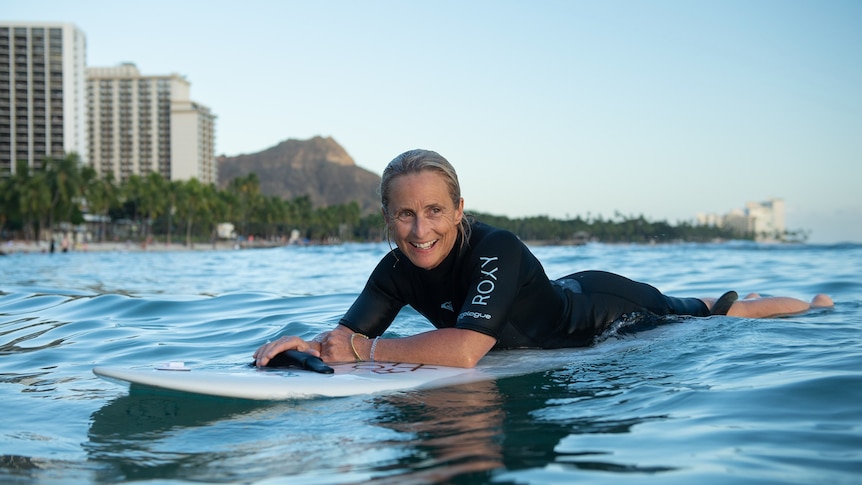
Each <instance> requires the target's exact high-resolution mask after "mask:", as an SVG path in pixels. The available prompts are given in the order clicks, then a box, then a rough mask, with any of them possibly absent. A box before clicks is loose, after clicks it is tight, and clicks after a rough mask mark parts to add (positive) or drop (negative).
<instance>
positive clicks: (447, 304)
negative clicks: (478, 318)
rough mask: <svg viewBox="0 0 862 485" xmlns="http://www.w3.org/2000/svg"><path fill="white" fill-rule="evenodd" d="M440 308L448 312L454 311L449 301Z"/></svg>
mask: <svg viewBox="0 0 862 485" xmlns="http://www.w3.org/2000/svg"><path fill="white" fill-rule="evenodd" d="M440 308H442V309H444V310H449V311H450V312H454V311H455V308H454V307H453V306H452V302H451V301H447V302H446V303H444V304H442V305H440Z"/></svg>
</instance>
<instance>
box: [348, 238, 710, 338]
mask: <svg viewBox="0 0 862 485" xmlns="http://www.w3.org/2000/svg"><path fill="white" fill-rule="evenodd" d="M404 305H410V306H411V307H413V308H414V309H415V310H416V311H418V312H419V313H421V314H422V315H423V316H425V317H426V318H427V319H428V320H430V321H431V323H432V324H434V326H435V327H437V328H452V327H454V328H463V329H469V330H474V331H476V332H481V333H484V334H486V335H490V336H491V337H494V338H495V339H496V340H497V344H496V345H495V348H519V347H533V348H560V347H581V346H586V345H591V344H592V343H593V342H594V339H595V336H596V335H598V334H600V333H602V332H603V331H604V330H605V329H607V328H608V326H609V325H610V324H611V323H613V322H614V321H615V320H617V319H619V318H620V317H622V316H624V315H629V314H633V313H642V314H653V315H696V316H707V315H709V310H708V309H707V307H706V305H705V304H704V303H703V302H702V301H700V300H699V299H697V298H674V297H669V296H665V295H663V294H662V293H661V292H659V291H658V290H657V289H656V288H654V287H652V286H650V285H647V284H644V283H638V282H636V281H632V280H630V279H628V278H624V277H622V276H619V275H615V274H613V273H607V272H604V271H583V272H579V273H574V274H571V275H569V276H566V277H564V278H561V279H559V280H556V281H551V280H549V279H548V277H547V275H546V274H545V270H544V268H543V267H542V265H541V263H539V261H538V260H537V259H536V257H535V256H534V255H533V254H532V253H531V252H530V250H529V249H528V248H527V247H526V246H525V245H524V244H523V243H522V242H521V241H520V240H519V239H518V238H517V237H516V236H515V235H514V234H512V233H511V232H508V231H504V230H501V229H496V228H494V227H491V226H488V225H485V224H482V223H474V224H473V228H472V234H471V236H470V240H469V243H468V244H464V245H461V241H460V239H459V240H458V241H456V243H455V249H453V251H452V252H450V253H449V256H447V257H446V259H445V260H443V262H441V263H440V264H439V265H438V266H437V267H436V268H433V269H431V270H425V269H422V268H418V267H416V266H414V265H413V264H412V263H411V262H410V260H408V259H407V258H406V257H405V256H404V255H403V254H402V253H401V251H400V250H398V249H395V250H393V251H392V252H390V253H389V254H387V255H386V256H385V257H384V258H383V259H382V260H381V261H380V263H379V264H378V265H377V267H376V268H375V269H374V271H373V272H372V274H371V276H370V278H369V279H368V283H367V284H366V285H365V288H364V289H363V290H362V293H361V294H360V295H359V298H358V299H357V300H356V301H355V302H354V303H353V305H352V306H351V307H350V309H349V310H348V311H347V313H346V314H345V315H344V317H343V318H342V319H341V321H340V322H339V323H340V324H341V325H344V326H346V327H348V328H350V329H351V330H353V331H354V332H359V333H362V334H364V335H368V336H372V337H374V336H379V335H381V334H382V333H383V332H384V331H385V330H386V329H387V328H388V327H389V325H390V324H391V323H392V321H393V320H394V319H395V316H396V315H397V314H398V312H399V311H400V310H401V308H402V307H403V306H404Z"/></svg>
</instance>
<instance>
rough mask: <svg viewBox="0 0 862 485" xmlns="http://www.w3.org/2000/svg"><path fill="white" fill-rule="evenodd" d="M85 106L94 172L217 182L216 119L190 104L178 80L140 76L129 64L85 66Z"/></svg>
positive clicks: (186, 88)
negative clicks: (153, 173) (155, 173)
mask: <svg viewBox="0 0 862 485" xmlns="http://www.w3.org/2000/svg"><path fill="white" fill-rule="evenodd" d="M87 107H88V120H89V122H88V137H89V150H88V160H89V162H90V163H91V164H92V165H93V167H95V168H96V171H97V172H98V173H100V174H105V173H108V172H110V173H113V175H114V179H115V180H126V179H128V178H129V177H130V176H131V175H134V174H146V173H149V172H158V173H160V174H162V176H163V177H165V179H167V180H188V179H190V178H197V179H198V180H200V181H201V182H203V183H205V184H209V183H216V182H217V178H218V174H217V172H216V158H215V118H216V117H215V115H213V114H212V112H211V111H210V110H209V108H207V107H206V106H204V105H202V104H200V103H196V102H194V101H191V99H190V84H189V82H188V81H187V80H186V79H185V78H184V77H182V76H180V75H178V74H170V75H164V76H146V75H142V74H141V73H140V72H139V71H138V69H137V67H135V65H134V64H122V65H120V66H116V67H91V68H88V69H87Z"/></svg>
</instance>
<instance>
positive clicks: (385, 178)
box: [380, 149, 473, 246]
mask: <svg viewBox="0 0 862 485" xmlns="http://www.w3.org/2000/svg"><path fill="white" fill-rule="evenodd" d="M426 170H428V171H432V172H437V173H439V174H440V175H442V176H443V179H444V180H445V182H446V186H447V187H448V189H449V197H450V198H451V199H452V204H454V205H455V207H458V206H459V205H460V203H461V184H460V183H459V182H458V174H457V173H456V172H455V167H453V166H452V164H451V163H449V160H446V159H445V158H443V156H442V155H440V154H439V153H437V152H434V151H431V150H420V149H416V150H410V151H406V152H404V153H402V154H401V155H398V156H397V157H395V158H394V159H392V161H391V162H389V165H387V166H386V168H385V169H383V175H382V177H381V179H380V205H381V208H382V209H383V214H384V215H385V216H386V239H387V240H388V239H389V224H390V223H389V221H390V220H391V218H390V217H389V191H390V187H391V185H392V180H394V179H395V178H396V177H399V176H401V175H407V174H414V173H419V172H423V171H426ZM472 220H473V218H472V217H470V216H468V215H467V214H466V213H465V214H464V216H463V217H461V223H460V224H459V225H458V233H459V234H460V235H461V245H462V246H463V245H464V244H466V243H467V240H468V239H469V238H470V228H471V222H472Z"/></svg>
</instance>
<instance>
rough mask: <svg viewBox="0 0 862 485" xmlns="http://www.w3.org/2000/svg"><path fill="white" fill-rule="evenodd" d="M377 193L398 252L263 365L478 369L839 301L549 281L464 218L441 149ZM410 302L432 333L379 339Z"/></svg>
mask: <svg viewBox="0 0 862 485" xmlns="http://www.w3.org/2000/svg"><path fill="white" fill-rule="evenodd" d="M380 195H381V205H382V211H383V217H384V219H385V222H386V228H387V233H388V237H389V238H390V240H394V241H395V244H396V246H397V248H395V249H393V250H392V251H391V252H389V253H388V254H387V255H386V256H384V257H383V259H382V260H381V261H380V263H379V264H378V265H377V267H376V268H375V269H374V271H373V272H372V274H371V276H370V278H369V280H368V282H367V284H366V286H365V288H364V289H363V290H362V293H361V294H360V295H359V297H358V298H357V300H356V301H355V302H354V303H353V305H352V306H351V307H350V309H349V310H348V311H347V313H346V314H345V315H344V317H343V318H342V319H341V321H340V322H339V324H338V325H337V327H336V328H335V329H334V330H332V331H329V332H325V333H323V334H321V335H318V336H317V337H315V338H314V340H312V341H305V340H302V339H301V338H299V337H295V336H293V337H282V338H280V339H278V340H276V341H274V342H268V343H266V344H265V345H263V346H261V347H260V348H259V349H257V351H256V352H255V353H254V358H255V363H256V365H258V366H265V365H266V364H267V363H268V362H269V361H270V360H271V359H272V358H273V357H275V356H276V355H277V354H279V353H280V352H283V351H285V350H299V351H302V352H308V353H310V354H312V355H315V356H318V357H320V358H322V359H323V360H324V361H327V362H349V361H387V362H410V363H417V364H437V365H446V366H455V367H473V366H475V365H476V364H477V363H478V362H479V360H480V359H481V358H482V357H483V356H484V355H485V354H486V353H487V352H488V351H490V350H491V349H511V348H545V349H551V348H566V347H583V346H589V345H591V344H592V343H593V342H594V341H595V338H596V336H598V335H600V334H601V333H602V332H604V331H605V330H606V329H608V327H609V326H610V325H611V324H612V323H613V322H614V321H616V320H618V319H620V318H623V317H625V316H628V315H632V314H641V315H648V316H665V315H691V316H697V317H705V316H709V315H716V314H720V315H730V316H738V317H749V318H761V317H774V316H780V315H789V314H794V313H800V312H804V311H806V310H808V309H809V308H812V307H829V306H832V305H833V303H832V300H831V299H830V298H829V297H828V296H827V295H823V294H818V295H816V296H815V297H814V299H813V300H812V301H811V303H806V302H804V301H802V300H798V299H795V298H787V297H771V298H759V297H758V295H756V294H752V295H749V296H748V297H747V298H745V299H743V300H738V297H737V294H736V292H733V291H730V292H727V293H725V294H724V295H722V296H721V297H719V298H718V299H716V298H676V297H671V296H666V295H664V294H662V293H661V292H659V290H657V289H656V288H654V287H652V286H650V285H647V284H645V283H639V282H636V281H632V280H630V279H627V278H625V277H622V276H619V275H616V274H612V273H607V272H603V271H583V272H579V273H574V274H571V275H569V276H565V277H563V278H560V279H558V280H550V279H549V278H548V276H546V274H545V271H544V268H543V267H542V265H541V263H540V262H539V261H538V260H537V259H536V257H535V256H534V255H533V254H532V253H531V252H530V250H529V249H528V248H527V246H526V245H524V244H523V243H522V242H521V241H520V240H519V239H518V238H517V237H516V236H515V235H514V234H512V233H511V232H508V231H504V230H501V229H497V228H494V227H491V226H488V225H486V224H483V223H480V222H478V221H476V220H475V219H474V218H472V217H470V216H469V215H467V214H465V212H464V199H463V198H462V197H461V188H460V185H459V183H458V177H457V174H456V173H455V169H454V168H453V167H452V165H451V164H450V163H449V162H448V161H447V160H446V159H445V158H443V157H442V156H440V155H439V154H437V153H436V152H433V151H427V150H412V151H408V152H405V153H403V154H401V155H399V156H398V157H396V158H395V159H394V160H392V162H390V163H389V165H388V166H387V167H386V169H385V170H384V171H383V177H382V180H381V184H380ZM405 305H410V306H411V307H413V308H414V309H415V310H416V311H418V312H419V313H421V314H422V315H423V316H425V317H426V318H427V319H428V320H430V321H431V323H432V324H433V325H434V326H435V327H436V329H435V330H431V331H428V332H424V333H420V334H417V335H412V336H408V337H402V338H387V339H381V338H379V337H380V335H382V334H383V332H384V331H385V330H386V329H387V328H388V327H389V325H390V324H391V323H392V321H393V320H394V319H395V316H396V315H397V314H398V312H399V311H400V310H401V308H402V307H404V306H405Z"/></svg>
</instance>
